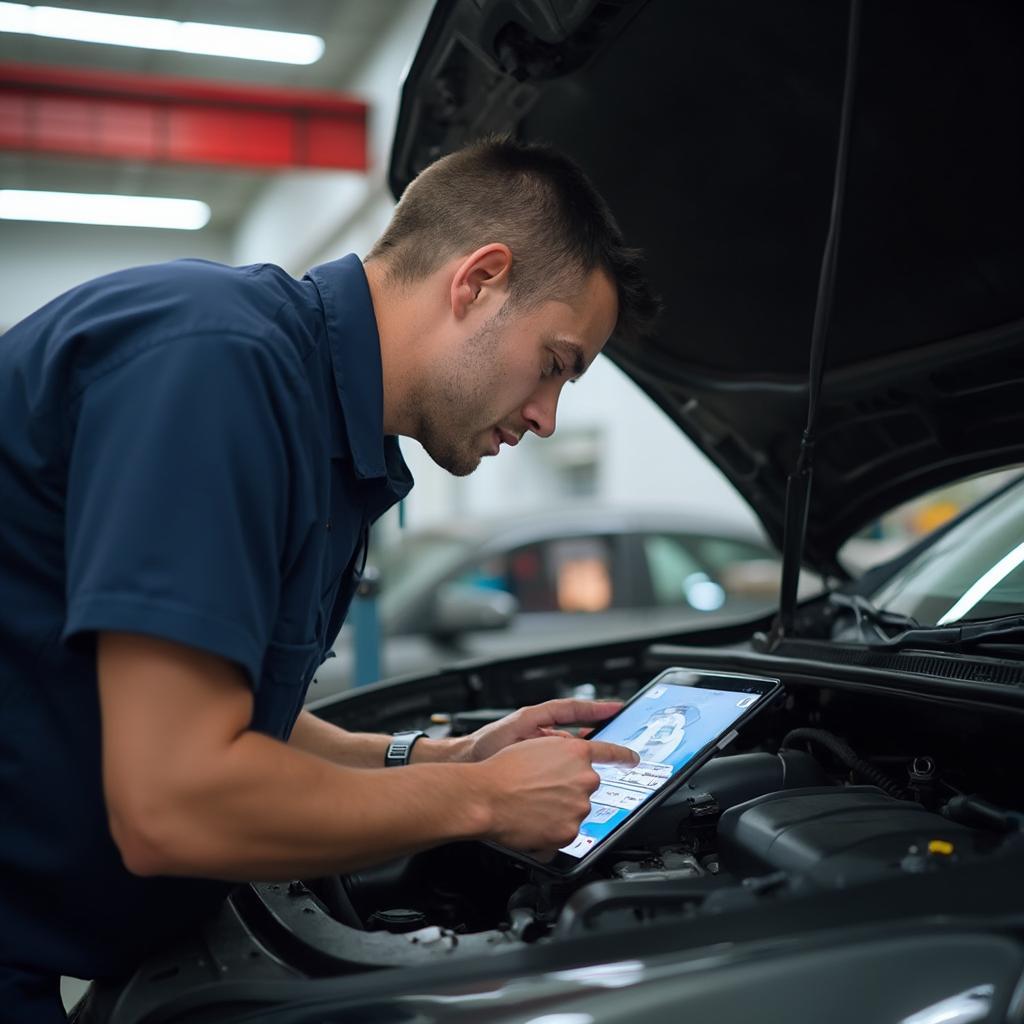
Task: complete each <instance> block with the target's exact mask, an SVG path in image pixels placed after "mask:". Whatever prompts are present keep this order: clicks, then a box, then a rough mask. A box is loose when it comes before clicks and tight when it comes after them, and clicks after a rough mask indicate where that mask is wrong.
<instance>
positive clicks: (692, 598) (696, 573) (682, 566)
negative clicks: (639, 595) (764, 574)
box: [643, 534, 726, 612]
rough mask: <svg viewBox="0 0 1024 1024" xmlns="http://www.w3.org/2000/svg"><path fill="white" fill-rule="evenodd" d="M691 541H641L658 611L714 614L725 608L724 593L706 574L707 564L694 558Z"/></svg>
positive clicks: (667, 537)
mask: <svg viewBox="0 0 1024 1024" xmlns="http://www.w3.org/2000/svg"><path fill="white" fill-rule="evenodd" d="M705 539H707V538H705ZM692 541H693V538H690V537H685V538H684V537H682V536H671V535H667V534H662V535H659V534H651V535H648V536H645V537H644V538H643V550H644V555H645V557H646V559H647V570H648V572H649V573H650V578H651V589H652V591H653V593H654V602H655V604H656V605H658V606H659V607H675V606H683V607H689V608H693V609H695V610H696V611H701V612H712V611H717V610H718V609H719V608H721V607H722V605H724V604H725V599H726V593H725V589H724V588H723V587H722V584H721V582H720V581H719V580H717V579H715V578H713V577H712V575H711V574H710V573H709V572H708V571H707V570H708V564H707V562H706V561H704V560H702V559H699V558H698V557H697V555H696V554H695V552H694V550H693V547H692Z"/></svg>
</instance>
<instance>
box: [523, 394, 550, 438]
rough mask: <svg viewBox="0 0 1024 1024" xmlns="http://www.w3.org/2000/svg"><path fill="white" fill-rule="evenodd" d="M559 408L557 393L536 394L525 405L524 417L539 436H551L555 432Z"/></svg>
mask: <svg viewBox="0 0 1024 1024" xmlns="http://www.w3.org/2000/svg"><path fill="white" fill-rule="evenodd" d="M557 408H558V395H557V394H554V395H551V394H548V395H544V394H536V395H534V396H533V397H532V398H531V399H530V400H529V401H528V402H527V403H526V405H524V406H523V419H525V420H526V425H527V427H528V428H529V429H530V430H532V431H533V432H534V433H535V434H536V435H537V436H538V437H550V436H551V435H552V434H553V433H554V432H555V415H556V410H557Z"/></svg>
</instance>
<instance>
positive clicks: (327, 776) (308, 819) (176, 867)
mask: <svg viewBox="0 0 1024 1024" xmlns="http://www.w3.org/2000/svg"><path fill="white" fill-rule="evenodd" d="M382 738H383V737H377V739H382ZM354 747H355V748H359V747H360V743H359V740H358V738H357V740H356V743H355V744H354ZM381 759H382V760H383V754H382V755H381ZM475 770H477V768H476V766H473V765H429V764H427V765H419V766H411V767H409V768H405V769H402V770H401V771H384V770H377V771H372V772H371V771H366V770H361V769H358V768H351V767H342V766H339V765H336V764H331V763H328V761H327V760H326V759H325V758H323V757H322V756H313V755H311V754H310V753H307V752H306V751H303V750H300V749H296V748H294V747H292V746H290V745H286V744H282V743H279V742H278V741H276V740H273V739H271V738H269V737H267V736H264V735H262V734H261V733H256V732H246V733H244V734H243V735H241V736H240V737H238V739H237V740H236V741H235V743H234V744H233V746H232V749H231V750H230V751H229V752H228V753H227V755H226V756H225V757H224V758H223V759H222V760H221V761H220V762H219V763H218V764H217V765H216V766H215V768H214V772H213V773H211V771H209V770H207V771H204V772H202V773H200V772H198V771H197V772H195V773H193V774H194V779H193V780H192V782H189V781H188V780H187V779H182V780H180V782H179V787H178V796H177V799H176V800H175V801H174V802H173V803H171V804H170V805H168V806H163V807H160V808H155V809H153V811H152V812H151V814H150V815H149V816H148V817H147V819H146V820H147V822H148V825H149V828H148V831H145V830H144V831H143V832H142V833H136V834H135V835H133V836H131V837H130V840H131V842H130V844H129V845H128V846H127V847H126V846H125V845H124V844H123V843H119V845H122V852H125V849H126V848H127V849H130V850H131V851H133V855H126V862H127V863H128V867H129V868H130V869H131V870H133V871H135V872H136V873H138V874H144V875H149V874H172V875H193V876H200V877H207V878H211V877H212V878H225V879H229V880H232V881H239V880H250V879H268V878H282V877H293V876H315V875H319V874H327V873H333V872H343V871H350V870H354V869H356V868H358V867H362V866H365V865H367V864H372V863H379V862H381V861H384V860H388V859H390V858H393V857H396V856H400V855H402V854H406V853H410V852H414V851H415V850H419V849H423V848H426V847H428V846H432V845H435V844H437V843H439V842H446V841H449V840H453V839H459V838H473V837H479V836H481V835H483V834H484V833H485V832H486V831H487V828H488V825H489V821H488V817H487V806H486V803H485V802H484V801H483V800H481V799H479V798H478V793H477V791H476V786H475V784H474V780H473V778H472V773H473V772H474V771H475ZM190 794H191V795H190Z"/></svg>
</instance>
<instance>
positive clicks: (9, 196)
mask: <svg viewBox="0 0 1024 1024" xmlns="http://www.w3.org/2000/svg"><path fill="white" fill-rule="evenodd" d="M0 219H2V220H44V221H53V222H57V223H63V224H112V225H115V226H117V227H132V228H177V229H178V230H181V231H198V230H199V229H200V228H201V227H205V226H206V223H207V221H209V219H210V208H209V206H207V205H206V203H201V202H199V200H198V199H163V198H158V197H156V196H105V195H97V194H94V193H92V192H36V191H23V190H21V189H14V188H4V189H0Z"/></svg>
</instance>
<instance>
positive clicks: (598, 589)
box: [306, 503, 813, 709]
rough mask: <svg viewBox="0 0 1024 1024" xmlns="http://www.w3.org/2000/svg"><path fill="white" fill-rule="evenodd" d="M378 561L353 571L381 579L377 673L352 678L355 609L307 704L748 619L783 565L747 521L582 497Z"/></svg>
mask: <svg viewBox="0 0 1024 1024" xmlns="http://www.w3.org/2000/svg"><path fill="white" fill-rule="evenodd" d="M376 561H377V564H376V565H375V566H371V572H370V573H368V574H364V576H369V577H370V578H374V577H375V578H377V579H378V580H379V587H380V592H379V598H377V601H378V605H377V611H378V616H379V623H380V631H381V636H380V653H379V659H380V660H379V666H378V664H375V660H376V659H373V658H372V657H371V661H370V666H371V669H377V668H378V667H379V669H380V671H379V672H376V671H370V672H368V673H364V676H363V678H362V680H358V676H357V674H356V672H355V670H356V668H357V667H358V666H356V665H355V654H356V653H357V652H358V651H359V650H360V648H359V643H358V636H357V631H358V629H359V628H360V619H359V610H358V609H357V612H356V615H355V616H354V617H353V618H354V619H355V622H354V623H353V622H352V621H350V622H349V624H348V625H346V626H345V627H344V628H343V629H342V631H341V633H340V635H339V636H338V638H337V640H336V641H335V643H334V645H333V653H334V655H335V656H334V657H331V658H328V659H327V660H326V661H325V662H324V663H323V665H321V666H320V668H319V670H318V671H317V673H316V676H315V680H314V683H313V684H312V685H311V686H310V688H309V691H308V693H307V698H306V702H307V706H309V707H311V708H314V709H315V708H316V707H318V706H320V702H321V701H324V700H329V699H330V698H331V697H333V696H335V695H336V694H338V693H342V692H344V691H345V690H346V689H348V688H349V687H350V686H351V685H352V683H353V682H354V681H361V682H364V683H365V682H374V681H376V680H377V679H378V678H388V677H393V676H400V675H408V674H410V673H413V672H425V671H429V670H436V669H438V668H441V667H442V666H444V665H450V664H456V663H458V662H459V661H460V660H466V659H467V658H481V657H501V656H507V655H511V654H526V653H533V652H534V651H539V650H543V649H545V648H547V649H551V648H553V647H557V646H565V645H566V644H576V643H587V642H593V641H595V640H598V639H603V638H607V637H609V636H626V635H628V634H629V633H631V632H634V633H635V632H636V631H637V630H639V629H643V630H646V631H649V630H650V629H651V628H652V626H662V627H663V628H664V629H666V630H669V629H672V628H674V627H676V626H682V625H685V624H687V623H690V622H693V623H697V622H702V623H704V624H710V623H712V622H720V621H727V620H735V619H737V618H743V617H749V616H750V615H751V614H753V613H754V612H759V611H762V612H763V611H767V610H770V609H771V608H772V607H773V606H774V603H775V600H776V599H777V596H778V584H779V571H780V565H781V563H780V562H779V558H778V552H777V551H776V550H775V549H774V548H773V547H772V546H771V544H770V543H769V542H768V541H767V540H766V539H765V537H764V535H763V533H760V532H759V531H758V530H756V529H755V528H753V527H751V526H746V525H744V524H741V523H736V524H735V525H731V524H730V523H729V522H728V521H725V522H723V521H720V520H717V521H716V520H715V519H713V518H712V517H711V516H709V515H705V516H698V515H695V514H694V513H692V512H690V513H687V512H681V511H678V510H677V511H657V510H653V509H629V508H615V507H607V506H599V505H594V504H583V503H581V504H580V505H578V506H571V505H570V506H566V507H562V508H559V509H549V510H546V511H542V512H533V513H528V514H524V515H518V516H516V517H515V518H504V517H503V518H494V519H484V518H481V519H474V520H462V521H456V522H452V523H449V524H446V525H444V526H435V527H433V528H430V529H423V530H418V531H415V532H410V533H408V534H406V535H404V536H402V537H401V538H400V539H399V541H398V543H396V544H393V545H391V546H390V547H385V548H384V549H383V550H382V553H381V554H380V555H379V556H378V557H377V560H376ZM374 570H375V572H374ZM806 586H813V581H811V580H808V581H807V582H806ZM374 653H376V652H374Z"/></svg>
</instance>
